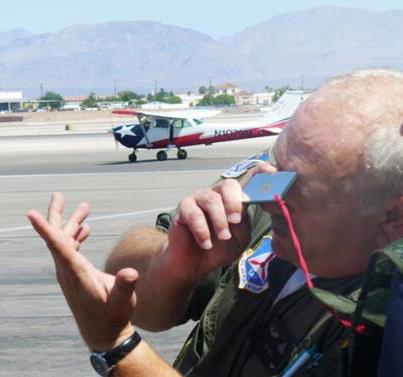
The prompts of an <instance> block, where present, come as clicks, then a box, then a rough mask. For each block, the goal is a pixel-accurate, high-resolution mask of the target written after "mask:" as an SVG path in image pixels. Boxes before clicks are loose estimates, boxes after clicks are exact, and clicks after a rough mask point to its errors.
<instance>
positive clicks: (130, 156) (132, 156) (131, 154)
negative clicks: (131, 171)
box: [129, 152, 137, 162]
mask: <svg viewBox="0 0 403 377" xmlns="http://www.w3.org/2000/svg"><path fill="white" fill-rule="evenodd" d="M129 161H130V162H136V161H137V155H136V153H135V152H133V153H130V154H129Z"/></svg>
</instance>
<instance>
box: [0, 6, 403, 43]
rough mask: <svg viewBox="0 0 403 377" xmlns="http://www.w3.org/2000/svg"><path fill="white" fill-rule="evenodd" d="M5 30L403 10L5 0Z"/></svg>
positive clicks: (223, 23)
mask: <svg viewBox="0 0 403 377" xmlns="http://www.w3.org/2000/svg"><path fill="white" fill-rule="evenodd" d="M1 2H2V4H1V13H0V32H1V31H7V30H10V29H13V28H16V27H20V28H23V29H26V30H28V31H30V32H32V33H46V32H55V31H59V30H62V29H63V28H65V27H66V26H70V25H73V24H91V23H99V22H108V21H122V20H124V21H134V20H151V21H158V22H163V23H167V24H173V25H177V26H182V27H188V28H191V29H195V30H198V31H201V32H204V33H206V34H209V35H211V36H213V37H221V36H224V35H227V34H232V33H234V32H238V31H241V30H242V29H244V28H246V27H248V26H252V25H254V24H256V23H258V22H262V21H267V20H268V19H270V18H271V17H273V16H275V15H278V14H280V13H287V12H293V11H296V10H301V9H308V8H313V7H318V6H325V5H336V6H347V7H355V8H363V9H369V10H381V11H382V10H391V9H403V1H402V0H382V1H381V0H356V1H343V0H283V1H279V0H248V1H243V0H140V1H138V0H117V1H113V0H96V1H93V0H67V1H58V0H17V1H10V0H9V1H4V3H3V1H1Z"/></svg>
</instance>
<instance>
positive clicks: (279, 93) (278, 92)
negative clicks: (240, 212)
mask: <svg viewBox="0 0 403 377" xmlns="http://www.w3.org/2000/svg"><path fill="white" fill-rule="evenodd" d="M288 89H290V87H289V86H288V85H287V86H283V87H282V88H278V89H276V90H275V91H274V95H273V99H272V103H276V102H277V101H278V100H279V99H280V97H281V96H282V95H283V94H284V93H285V92H286V91H287V90H288Z"/></svg>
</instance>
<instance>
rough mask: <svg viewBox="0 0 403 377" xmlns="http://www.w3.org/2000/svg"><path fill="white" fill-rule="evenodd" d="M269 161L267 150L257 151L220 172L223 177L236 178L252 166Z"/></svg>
mask: <svg viewBox="0 0 403 377" xmlns="http://www.w3.org/2000/svg"><path fill="white" fill-rule="evenodd" d="M265 161H269V153H268V152H267V151H264V152H260V153H257V154H255V155H253V156H251V157H249V158H247V159H246V160H242V161H241V162H238V163H236V164H235V165H233V166H231V167H230V168H229V169H228V170H227V171H226V172H225V173H222V174H221V177H223V178H238V177H240V176H242V175H244V174H245V173H246V172H247V171H248V170H249V169H250V168H253V167H254V166H255V165H256V164H258V163H260V162H265Z"/></svg>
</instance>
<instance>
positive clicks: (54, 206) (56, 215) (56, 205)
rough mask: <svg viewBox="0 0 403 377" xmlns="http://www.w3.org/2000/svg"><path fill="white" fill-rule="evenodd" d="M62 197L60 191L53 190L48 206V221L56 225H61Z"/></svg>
mask: <svg viewBox="0 0 403 377" xmlns="http://www.w3.org/2000/svg"><path fill="white" fill-rule="evenodd" d="M63 209H64V197H63V195H62V194H61V193H60V192H54V193H53V194H52V198H51V199H50V203H49V207H48V221H49V223H50V224H51V225H53V226H56V227H61V226H62V216H63Z"/></svg>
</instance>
